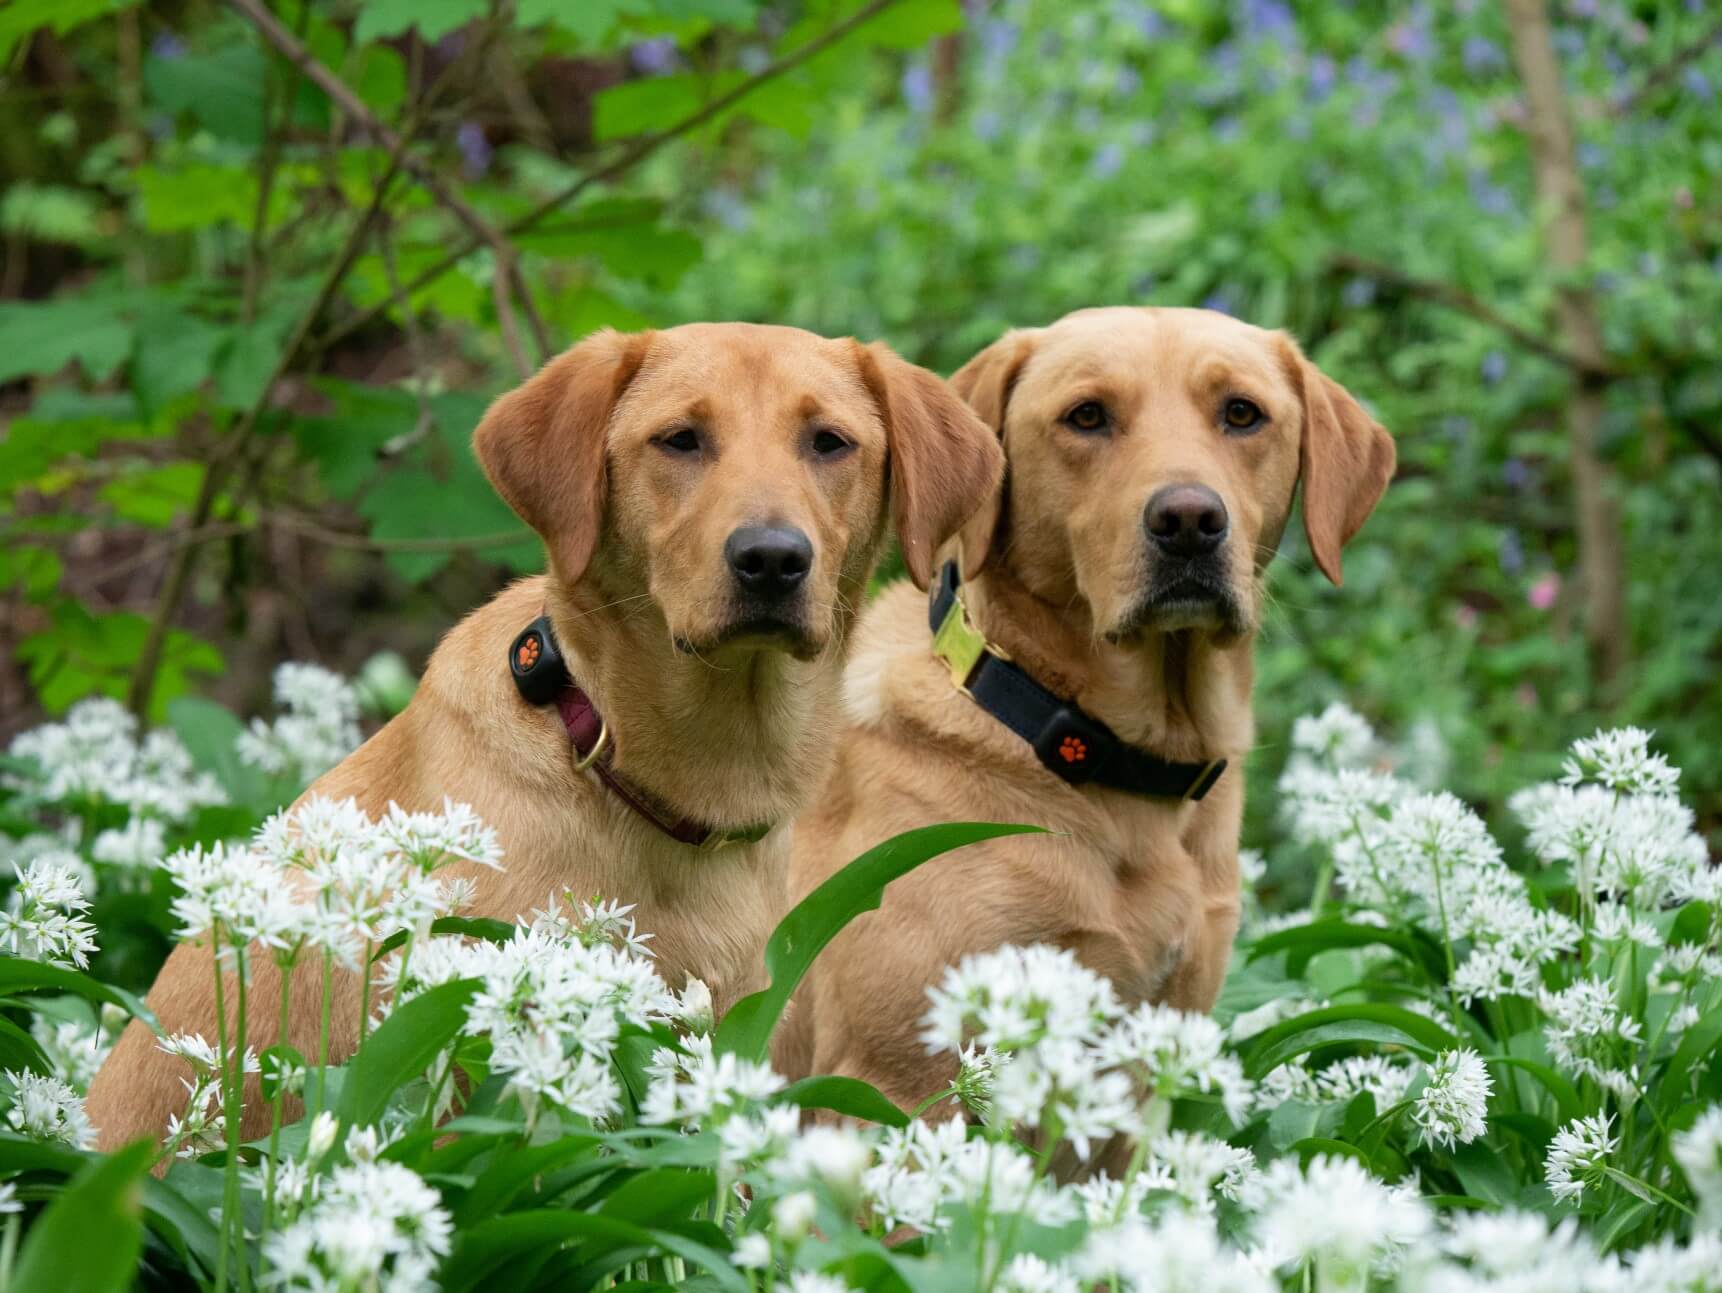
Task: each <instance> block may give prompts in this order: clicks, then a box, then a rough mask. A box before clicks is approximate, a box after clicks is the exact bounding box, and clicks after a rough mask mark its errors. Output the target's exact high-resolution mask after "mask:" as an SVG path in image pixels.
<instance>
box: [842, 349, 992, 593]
mask: <svg viewBox="0 0 1722 1293" xmlns="http://www.w3.org/2000/svg"><path fill="white" fill-rule="evenodd" d="M855 350H856V357H857V362H858V363H859V365H860V369H861V380H862V381H863V382H864V383H866V385H867V389H868V390H869V391H871V392H872V394H873V398H874V399H875V400H876V401H877V402H878V404H879V408H880V411H881V412H882V413H883V414H884V417H885V437H886V446H887V450H888V452H889V455H890V461H891V468H890V470H891V514H892V519H893V520H894V521H895V522H896V526H897V542H898V544H899V546H901V548H902V550H903V564H904V565H905V566H906V567H908V571H909V578H911V579H913V580H914V581H915V586H916V587H917V588H922V589H924V588H926V587H927V585H928V583H929V582H930V581H931V579H932V577H933V554H934V553H935V552H937V551H938V550H939V549H940V548H941V547H943V546H944V544H945V543H946V541H947V540H949V539H950V538H951V536H952V535H954V534H956V532H957V530H958V529H959V528H960V527H961V526H962V524H963V522H964V521H966V520H967V519H968V518H969V517H970V516H971V515H973V513H974V510H975V509H976V508H977V507H979V506H981V505H982V503H983V502H984V501H985V500H986V499H987V498H988V497H989V496H990V495H992V494H993V493H994V492H995V491H996V490H997V489H998V483H999V477H1000V476H1001V475H1002V474H1003V472H1004V452H1003V450H1001V449H1000V448H999V445H998V440H997V438H996V437H994V435H993V434H992V432H991V431H989V430H988V429H987V427H986V424H985V423H983V422H982V421H981V420H980V419H979V418H978V417H976V416H975V414H974V411H973V410H972V409H970V408H969V406H968V405H967V404H964V403H963V402H962V400H960V399H958V398H957V396H956V394H955V392H953V391H952V390H951V388H950V387H949V386H948V385H946V384H945V382H944V381H943V379H941V378H940V377H939V376H937V375H936V374H934V373H930V372H928V371H927V370H926V369H925V368H917V367H916V366H915V365H914V364H911V363H908V362H907V361H905V360H903V359H900V358H899V357H898V356H897V355H896V353H895V352H893V351H892V350H891V349H890V348H889V347H888V346H885V345H882V344H880V343H878V342H874V343H873V344H872V345H870V346H863V345H862V344H861V343H859V342H856V343H855Z"/></svg>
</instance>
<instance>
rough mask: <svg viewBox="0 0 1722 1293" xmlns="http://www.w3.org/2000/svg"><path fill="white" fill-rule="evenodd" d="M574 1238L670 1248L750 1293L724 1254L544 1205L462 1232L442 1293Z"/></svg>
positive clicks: (733, 1290)
mask: <svg viewBox="0 0 1722 1293" xmlns="http://www.w3.org/2000/svg"><path fill="white" fill-rule="evenodd" d="M570 1241H578V1242H583V1243H586V1244H591V1245H594V1246H596V1247H597V1248H599V1249H602V1248H604V1247H608V1248H617V1247H623V1246H633V1245H637V1246H641V1247H644V1248H645V1249H646V1250H647V1251H652V1250H654V1249H660V1250H665V1251H667V1252H669V1253H670V1254H671V1255H672V1256H675V1257H680V1258H681V1259H682V1260H683V1261H685V1262H687V1263H688V1264H689V1265H690V1266H694V1267H697V1268H699V1269H700V1270H701V1271H703V1272H704V1273H705V1274H706V1275H707V1276H708V1277H709V1278H710V1279H711V1281H712V1282H713V1283H714V1284H715V1285H716V1287H718V1288H721V1289H726V1290H729V1291H730V1293H745V1291H746V1289H747V1287H748V1284H747V1281H746V1280H745V1279H743V1278H742V1276H741V1274H740V1273H739V1272H738V1271H737V1270H736V1269H735V1267H734V1266H732V1265H731V1264H730V1261H729V1259H728V1258H727V1257H726V1256H725V1255H724V1254H723V1253H721V1252H719V1251H717V1250H716V1249H714V1248H710V1247H708V1246H706V1245H704V1244H700V1243H696V1242H694V1241H693V1240H690V1239H684V1238H683V1237H682V1236H680V1235H677V1234H674V1233H672V1232H670V1231H667V1230H662V1229H651V1228H648V1227H645V1226H638V1225H635V1224H633V1223H632V1222H628V1221H621V1220H617V1219H616V1218H614V1217H605V1216H599V1215H597V1214H596V1213H583V1212H566V1211H562V1210H550V1209H543V1210H538V1211H532V1212H514V1213H509V1214H507V1215H504V1216H500V1217H492V1218H491V1219H490V1220H488V1221H481V1222H479V1223H478V1224H477V1225H474V1226H472V1227H470V1228H468V1229H467V1230H465V1231H463V1232H462V1233H460V1234H459V1235H458V1236H457V1237H456V1239H455V1245H454V1251H453V1252H451V1253H450V1254H449V1256H448V1260H447V1261H446V1262H444V1263H443V1267H442V1271H441V1272H440V1278H441V1283H442V1288H443V1293H466V1291H467V1290H468V1289H474V1288H480V1287H491V1283H490V1277H491V1276H492V1274H493V1273H494V1272H495V1271H496V1269H497V1268H498V1267H500V1266H502V1265H504V1264H505V1263H507V1262H509V1261H512V1260H514V1259H515V1258H517V1257H520V1256H522V1255H524V1254H527V1253H534V1252H540V1251H543V1250H546V1249H548V1248H551V1247H553V1246H555V1245H558V1244H563V1243H568V1242H570Z"/></svg>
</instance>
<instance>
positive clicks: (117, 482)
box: [97, 462, 205, 530]
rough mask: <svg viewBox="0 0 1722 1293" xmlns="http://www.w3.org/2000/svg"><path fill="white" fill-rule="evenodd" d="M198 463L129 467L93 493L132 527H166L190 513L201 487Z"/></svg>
mask: <svg viewBox="0 0 1722 1293" xmlns="http://www.w3.org/2000/svg"><path fill="white" fill-rule="evenodd" d="M204 471H205V467H204V465H203V464H202V463H201V462H166V463H161V464H159V465H157V466H153V467H133V468H132V469H130V470H129V471H127V472H126V473H125V474H124V475H120V476H116V477H114V479H112V480H110V481H108V482H107V484H105V485H103V486H102V487H101V489H100V490H98V491H97V493H98V495H99V497H100V498H101V500H102V501H103V502H104V503H106V504H107V505H108V506H109V507H111V508H113V509H114V515H115V516H117V517H118V518H119V519H120V520H122V521H130V522H132V523H133V524H134V525H147V526H149V527H150V528H151V529H156V530H161V529H165V528H167V527H168V526H169V525H171V524H172V523H173V521H174V518H175V517H177V516H179V515H180V514H182V513H184V512H189V511H190V510H191V507H192V504H193V503H194V502H195V501H196V500H197V495H198V491H199V490H200V489H201V488H202V486H203V473H204Z"/></svg>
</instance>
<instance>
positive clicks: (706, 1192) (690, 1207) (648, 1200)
mask: <svg viewBox="0 0 1722 1293" xmlns="http://www.w3.org/2000/svg"><path fill="white" fill-rule="evenodd" d="M717 1189H718V1183H717V1178H716V1177H715V1176H713V1175H712V1174H711V1173H710V1172H690V1171H687V1170H686V1169H684V1168H674V1167H659V1168H653V1169H651V1170H650V1171H645V1172H641V1173H640V1174H639V1175H637V1176H633V1177H630V1178H629V1179H628V1180H626V1181H624V1182H622V1184H621V1185H619V1186H617V1187H616V1188H615V1189H613V1190H611V1191H610V1193H609V1194H608V1195H606V1196H605V1198H604V1202H603V1203H601V1204H599V1205H598V1211H599V1212H601V1213H602V1214H603V1215H604V1216H606V1217H615V1218H616V1219H618V1220H620V1221H632V1222H633V1223H634V1224H635V1225H640V1226H658V1225H667V1224H669V1223H671V1222H674V1221H678V1220H685V1219H687V1218H688V1217H689V1216H690V1215H692V1213H693V1212H694V1210H695V1209H696V1208H697V1207H698V1206H699V1205H700V1204H702V1203H709V1202H710V1201H711V1199H712V1198H713V1196H714V1195H716V1193H717Z"/></svg>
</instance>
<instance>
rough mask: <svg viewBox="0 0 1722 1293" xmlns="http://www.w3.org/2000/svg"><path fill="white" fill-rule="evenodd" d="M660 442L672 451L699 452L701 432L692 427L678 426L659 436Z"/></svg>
mask: <svg viewBox="0 0 1722 1293" xmlns="http://www.w3.org/2000/svg"><path fill="white" fill-rule="evenodd" d="M658 444H659V445H661V446H662V447H663V448H665V449H667V450H669V451H670V452H671V453H698V452H699V451H700V433H699V432H698V431H695V430H694V429H693V428H692V427H678V428H677V429H676V430H674V431H666V432H665V433H664V434H663V435H661V436H659V437H658Z"/></svg>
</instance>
